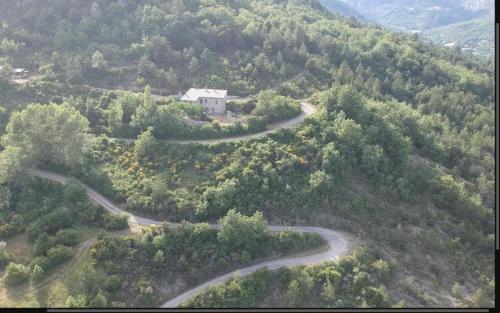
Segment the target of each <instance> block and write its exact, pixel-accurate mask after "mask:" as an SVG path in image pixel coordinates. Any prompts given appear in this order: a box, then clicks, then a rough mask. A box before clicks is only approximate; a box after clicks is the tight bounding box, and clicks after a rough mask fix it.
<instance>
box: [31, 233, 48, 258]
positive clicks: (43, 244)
mask: <svg viewBox="0 0 500 313" xmlns="http://www.w3.org/2000/svg"><path fill="white" fill-rule="evenodd" d="M50 247H51V244H50V237H49V235H48V234H47V233H42V234H41V235H40V236H38V238H37V239H36V240H35V244H34V245H33V252H34V253H35V255H37V256H38V255H43V254H45V253H46V252H47V250H49V248H50Z"/></svg>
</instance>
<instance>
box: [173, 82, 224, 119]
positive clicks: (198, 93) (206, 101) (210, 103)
mask: <svg viewBox="0 0 500 313" xmlns="http://www.w3.org/2000/svg"><path fill="white" fill-rule="evenodd" d="M181 101H188V102H192V103H199V104H200V105H202V106H203V110H204V111H205V113H207V114H224V113H225V112H226V103H227V90H220V89H196V88H191V89H189V90H188V91H187V92H186V93H185V94H184V96H182V97H181Z"/></svg>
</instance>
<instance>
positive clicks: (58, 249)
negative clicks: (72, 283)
mask: <svg viewBox="0 0 500 313" xmlns="http://www.w3.org/2000/svg"><path fill="white" fill-rule="evenodd" d="M72 256H73V249H71V247H66V246H64V245H61V244H58V245H57V246H55V247H53V248H50V249H49V250H48V251H47V258H48V266H49V267H52V266H54V265H57V264H59V263H61V262H63V261H65V260H67V259H69V258H71V257H72Z"/></svg>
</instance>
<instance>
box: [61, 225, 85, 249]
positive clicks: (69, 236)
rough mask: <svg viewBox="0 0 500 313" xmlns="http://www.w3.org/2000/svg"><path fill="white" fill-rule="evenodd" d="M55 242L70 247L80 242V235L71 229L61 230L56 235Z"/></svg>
mask: <svg viewBox="0 0 500 313" xmlns="http://www.w3.org/2000/svg"><path fill="white" fill-rule="evenodd" d="M56 241H57V243H60V244H62V245H65V246H69V247H72V246H74V245H76V244H78V243H79V242H80V235H79V234H78V233H77V231H76V230H74V229H72V228H67V229H61V230H59V231H58V232H57V233H56Z"/></svg>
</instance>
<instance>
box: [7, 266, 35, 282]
mask: <svg viewBox="0 0 500 313" xmlns="http://www.w3.org/2000/svg"><path fill="white" fill-rule="evenodd" d="M28 278H29V273H28V270H27V269H26V267H25V266H24V265H22V264H16V263H13V262H10V263H9V265H7V267H6V269H5V275H4V280H5V283H6V284H7V285H17V284H20V283H23V282H26V281H27V280H28Z"/></svg>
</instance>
